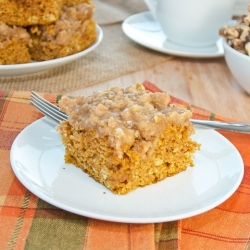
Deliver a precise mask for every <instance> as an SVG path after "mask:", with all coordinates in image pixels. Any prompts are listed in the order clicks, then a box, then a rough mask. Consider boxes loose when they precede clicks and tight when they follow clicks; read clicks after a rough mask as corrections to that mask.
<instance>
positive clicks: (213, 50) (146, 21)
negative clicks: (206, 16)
mask: <svg viewBox="0 0 250 250" xmlns="http://www.w3.org/2000/svg"><path fill="white" fill-rule="evenodd" d="M122 29H123V31H124V33H125V34H126V35H127V36H128V37H129V38H130V39H132V40H133V41H134V42H136V43H138V44H140V45H143V46H145V47H147V48H150V49H153V50H156V51H159V52H162V53H166V54H171V55H176V56H184V57H193V58H195V57H196V58H212V57H221V56H223V55H224V50H223V46H222V39H219V40H218V41H217V43H216V44H214V45H212V46H209V47H204V48H192V47H185V46H181V45H178V44H175V43H172V42H171V41H169V40H168V39H167V37H166V36H165V34H164V33H163V31H162V29H161V26H160V24H159V23H158V22H157V21H156V20H155V19H154V18H153V17H152V15H151V13H150V12H142V13H139V14H135V15H133V16H131V17H129V18H127V19H126V20H125V21H124V22H123V24H122ZM218 32H219V31H218Z"/></svg>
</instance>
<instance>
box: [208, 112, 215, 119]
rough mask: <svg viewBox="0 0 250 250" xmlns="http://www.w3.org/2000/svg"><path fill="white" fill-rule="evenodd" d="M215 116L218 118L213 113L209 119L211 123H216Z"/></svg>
mask: <svg viewBox="0 0 250 250" xmlns="http://www.w3.org/2000/svg"><path fill="white" fill-rule="evenodd" d="M215 116H216V115H215V114H214V113H211V114H210V117H209V119H210V120H211V121H214V120H215Z"/></svg>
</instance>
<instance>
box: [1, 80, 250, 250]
mask: <svg viewBox="0 0 250 250" xmlns="http://www.w3.org/2000/svg"><path fill="white" fill-rule="evenodd" d="M144 85H145V87H146V88H147V89H148V90H150V91H161V90H159V89H158V88H157V87H156V86H155V85H154V84H152V83H150V82H148V81H145V82H144ZM42 95H43V96H44V97H45V98H46V99H48V100H49V101H50V102H53V103H56V102H57V100H58V98H59V97H60V96H58V95H55V94H46V93H44V94H42ZM29 96H30V92H17V91H14V92H6V91H0V235H1V236H0V238H1V240H0V249H26V250H29V249H30V250H33V249H39V250H40V249H46V250H47V249H52V250H53V249H55V250H56V249H74V250H75V249H86V250H105V249H107V250H110V249H117V250H120V249H122V250H127V249H128V250H129V249H136V250H137V249H139V250H140V249H142V250H147V249H148V250H153V249H159V250H160V249H173V250H174V249H184V250H186V249H187V250H189V249H190V250H193V249H215V250H216V249H227V250H228V249H229V250H230V249H232V250H235V249H236V250H237V249H240V250H242V249H249V248H250V154H249V151H250V135H246V134H237V133H232V132H220V133H221V134H222V135H224V136H225V137H226V138H228V139H229V140H230V141H231V142H232V143H233V144H234V145H235V146H236V148H237V149H238V150H239V152H240V154H241V156H242V157H243V160H244V165H245V175H244V178H243V181H242V183H241V185H240V187H239V188H238V189H237V191H236V192H235V193H234V194H233V195H232V196H231V197H230V198H229V199H228V200H227V201H225V202H224V203H222V204H221V205H220V206H218V207H216V208H214V209H212V210H210V211H208V212H206V213H203V214H200V215H197V216H194V217H191V218H188V219H184V220H180V221H174V222H163V223H155V224H153V223H152V224H128V223H114V222H107V221H101V220H96V219H91V218H87V217H83V216H79V215H75V214H72V213H69V212H66V211H63V210H61V209H59V208H57V207H54V206H52V205H50V204H48V203H46V202H45V201H43V200H41V199H39V198H38V197H36V196H35V195H33V194H32V193H31V192H29V191H28V190H27V189H26V188H25V187H24V186H23V185H22V184H21V183H20V182H19V180H18V179H17V178H16V177H15V175H14V173H13V171H12V169H11V165H10V160H9V158H10V148H11V145H12V143H13V141H14V139H15V138H16V136H17V135H18V134H19V133H20V131H22V129H24V128H25V127H26V126H27V125H29V124H30V123H32V122H34V121H35V120H37V119H38V118H40V117H42V115H41V114H40V113H39V112H38V111H36V110H35V109H34V108H33V107H32V106H31V105H29ZM171 102H174V103H180V104H182V105H185V106H188V107H189V108H190V109H192V111H193V114H194V117H197V118H202V119H220V120H224V119H226V118H224V117H221V116H218V115H216V114H213V113H211V112H208V111H206V110H203V109H199V108H198V107H194V106H192V105H190V104H188V103H185V102H183V101H181V100H179V99H177V98H175V97H171Z"/></svg>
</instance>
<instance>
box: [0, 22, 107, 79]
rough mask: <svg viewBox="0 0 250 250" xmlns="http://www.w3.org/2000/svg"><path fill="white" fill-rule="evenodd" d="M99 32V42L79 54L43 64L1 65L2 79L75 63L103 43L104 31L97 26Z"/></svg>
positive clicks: (0, 75)
mask: <svg viewBox="0 0 250 250" xmlns="http://www.w3.org/2000/svg"><path fill="white" fill-rule="evenodd" d="M97 32H98V37H97V40H96V41H95V42H94V43H93V44H91V45H90V47H88V48H87V49H85V50H83V51H81V52H79V53H76V54H73V55H70V56H65V57H62V58H57V59H53V60H48V61H42V62H31V63H24V64H12V65H0V77H13V76H23V75H30V74H35V73H40V72H42V71H45V70H49V69H53V68H55V67H59V66H62V65H65V64H67V63H70V62H72V61H75V60H76V59H79V58H81V57H83V56H85V55H86V54H88V53H89V52H91V51H92V50H94V49H95V48H96V47H97V46H98V45H99V44H100V43H101V41H102V39H103V31H102V29H101V27H100V26H99V25H97Z"/></svg>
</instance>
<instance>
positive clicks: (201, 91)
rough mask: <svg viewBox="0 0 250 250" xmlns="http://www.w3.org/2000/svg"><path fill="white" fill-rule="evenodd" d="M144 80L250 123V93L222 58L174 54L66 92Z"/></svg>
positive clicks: (208, 108) (217, 111)
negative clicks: (139, 69) (159, 62)
mask: <svg viewBox="0 0 250 250" xmlns="http://www.w3.org/2000/svg"><path fill="white" fill-rule="evenodd" d="M144 80H150V81H152V82H154V83H155V84H156V85H157V86H158V87H159V88H161V89H162V90H164V91H166V92H168V93H169V94H171V95H173V96H175V97H177V98H180V99H182V100H185V101H187V102H189V103H191V104H193V105H196V106H199V107H201V108H204V109H207V110H209V111H212V112H214V113H216V114H220V115H223V116H226V117H229V118H233V119H236V120H239V121H245V122H250V95H249V94H248V93H246V92H245V91H244V90H243V89H242V88H241V87H240V86H239V85H238V83H237V82H236V80H235V79H234V77H233V76H232V74H231V73H230V71H229V69H228V67H227V65H226V62H225V60H224V58H223V57H221V58H213V59H193V58H181V57H172V58H171V59H170V60H168V61H166V62H164V63H162V64H158V65H155V66H153V67H150V68H148V69H146V70H141V71H137V72H133V73H131V74H128V75H123V76H120V77H118V78H116V79H112V80H110V81H106V82H103V83H100V84H97V85H94V86H91V87H87V88H84V89H79V90H75V91H73V92H67V93H65V94H70V95H80V94H83V95H88V94H91V93H92V92H93V91H98V90H103V89H106V88H108V87H111V86H123V87H126V86H129V85H131V84H133V83H135V82H140V83H142V82H143V81H144ZM249 80H250V79H249Z"/></svg>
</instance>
